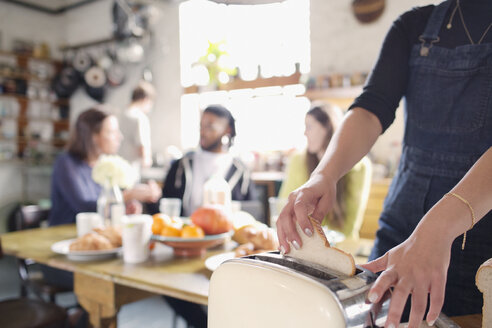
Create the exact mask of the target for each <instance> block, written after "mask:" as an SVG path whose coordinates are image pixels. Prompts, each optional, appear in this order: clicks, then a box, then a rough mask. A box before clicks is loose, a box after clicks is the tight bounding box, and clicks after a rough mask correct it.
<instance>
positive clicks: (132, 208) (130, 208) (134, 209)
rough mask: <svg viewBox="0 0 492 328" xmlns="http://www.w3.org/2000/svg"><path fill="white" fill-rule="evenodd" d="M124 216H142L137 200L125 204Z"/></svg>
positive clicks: (141, 208) (141, 209)
mask: <svg viewBox="0 0 492 328" xmlns="http://www.w3.org/2000/svg"><path fill="white" fill-rule="evenodd" d="M125 208H126V214H127V215H128V214H142V212H143V206H142V203H140V202H139V201H138V200H135V199H133V200H130V201H128V202H126V203H125Z"/></svg>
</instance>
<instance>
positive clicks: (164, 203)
mask: <svg viewBox="0 0 492 328" xmlns="http://www.w3.org/2000/svg"><path fill="white" fill-rule="evenodd" d="M159 211H160V212H161V213H163V214H166V215H167V216H169V217H171V218H176V217H179V215H180V214H181V199H179V198H161V200H160V202H159Z"/></svg>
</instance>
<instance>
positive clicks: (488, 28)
mask: <svg viewBox="0 0 492 328" xmlns="http://www.w3.org/2000/svg"><path fill="white" fill-rule="evenodd" d="M456 11H458V13H459V14H460V19H461V23H462V24H463V28H464V29H465V33H466V36H467V37H468V40H470V43H471V44H480V43H482V41H483V39H484V38H485V36H486V35H487V33H488V32H489V30H490V29H491V28H492V23H490V24H489V26H488V27H487V28H486V29H485V31H484V32H483V34H482V36H481V37H480V40H478V42H477V43H475V42H474V41H473V39H472V37H471V35H470V31H468V27H467V26H466V23H465V19H464V18H463V12H462V11H461V6H460V0H456V7H454V9H453V12H452V13H451V16H450V17H449V22H448V24H447V25H446V28H447V29H448V30H450V29H451V27H453V25H452V24H451V23H452V21H453V19H454V15H455V14H456Z"/></svg>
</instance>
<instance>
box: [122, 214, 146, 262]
mask: <svg viewBox="0 0 492 328" xmlns="http://www.w3.org/2000/svg"><path fill="white" fill-rule="evenodd" d="M122 222H123V236H122V239H123V261H125V262H126V263H141V262H144V261H146V260H147V259H148V258H149V241H150V236H151V235H152V217H151V216H150V215H147V214H133V215H128V216H125V217H123V218H122Z"/></svg>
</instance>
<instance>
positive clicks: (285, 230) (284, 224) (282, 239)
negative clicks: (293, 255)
mask: <svg viewBox="0 0 492 328" xmlns="http://www.w3.org/2000/svg"><path fill="white" fill-rule="evenodd" d="M295 222H296V221H295V218H294V217H293V205H292V203H291V202H290V200H289V202H288V203H287V205H285V207H284V208H283V210H282V212H280V215H279V217H278V220H277V235H278V240H279V244H280V251H281V252H282V253H283V254H287V253H289V252H290V244H289V241H290V242H292V243H293V246H294V247H296V245H297V246H299V247H300V244H296V243H297V242H296V243H294V242H293V241H294V240H300V238H299V235H298V234H297V230H296V226H295Z"/></svg>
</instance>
